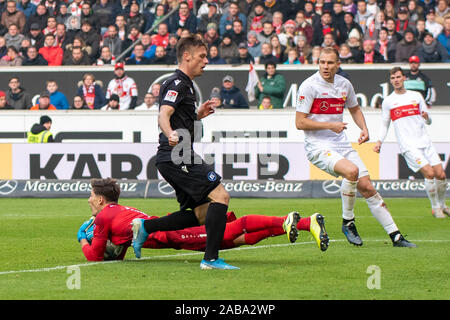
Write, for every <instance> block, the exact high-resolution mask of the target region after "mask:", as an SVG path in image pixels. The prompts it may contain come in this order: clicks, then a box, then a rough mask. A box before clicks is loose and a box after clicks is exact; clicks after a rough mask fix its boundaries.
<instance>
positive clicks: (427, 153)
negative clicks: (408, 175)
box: [402, 145, 442, 172]
mask: <svg viewBox="0 0 450 320" xmlns="http://www.w3.org/2000/svg"><path fill="white" fill-rule="evenodd" d="M402 155H403V157H404V158H405V160H406V164H407V165H408V167H409V168H410V169H411V170H412V171H414V172H418V171H419V170H420V169H422V168H423V167H425V166H426V165H427V164H429V165H430V166H432V167H434V166H437V165H439V164H442V160H441V158H440V157H439V155H438V153H437V152H436V150H435V149H434V147H433V146H432V145H429V146H428V147H426V148H418V149H412V150H409V151H405V152H404V153H403V154H402Z"/></svg>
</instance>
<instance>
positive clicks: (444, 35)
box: [437, 16, 450, 62]
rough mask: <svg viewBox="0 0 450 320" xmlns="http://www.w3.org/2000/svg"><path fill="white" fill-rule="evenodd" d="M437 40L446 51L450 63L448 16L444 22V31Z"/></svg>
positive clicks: (449, 23) (449, 18)
mask: <svg viewBox="0 0 450 320" xmlns="http://www.w3.org/2000/svg"><path fill="white" fill-rule="evenodd" d="M437 40H438V41H439V42H440V43H441V44H442V45H443V46H444V48H445V49H447V57H448V60H447V61H446V62H450V16H448V17H446V18H445V20H444V29H443V30H442V32H441V33H440V34H439V36H438V37H437Z"/></svg>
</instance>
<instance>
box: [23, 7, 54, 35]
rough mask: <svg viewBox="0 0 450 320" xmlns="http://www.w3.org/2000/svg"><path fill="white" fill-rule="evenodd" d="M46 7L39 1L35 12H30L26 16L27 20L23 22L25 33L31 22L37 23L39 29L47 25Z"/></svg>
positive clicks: (28, 29)
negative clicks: (30, 13) (29, 14)
mask: <svg viewBox="0 0 450 320" xmlns="http://www.w3.org/2000/svg"><path fill="white" fill-rule="evenodd" d="M48 16H49V15H48V13H47V8H46V7H45V5H44V4H42V3H40V4H38V5H37V6H36V13H34V14H32V15H31V16H30V17H28V19H27V22H26V23H25V34H26V33H28V32H29V31H30V27H31V25H32V24H33V23H37V24H38V26H39V30H43V29H44V28H45V26H46V25H47V18H48Z"/></svg>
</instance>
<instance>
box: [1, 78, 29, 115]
mask: <svg viewBox="0 0 450 320" xmlns="http://www.w3.org/2000/svg"><path fill="white" fill-rule="evenodd" d="M6 100H7V101H8V104H9V105H11V106H12V107H13V108H14V109H15V110H23V109H29V108H31V97H30V95H29V94H28V92H26V90H25V88H23V87H22V86H21V85H20V81H19V78H17V77H12V78H10V79H9V82H8V90H7V91H6Z"/></svg>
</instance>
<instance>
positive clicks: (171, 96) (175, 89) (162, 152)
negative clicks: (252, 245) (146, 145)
mask: <svg viewBox="0 0 450 320" xmlns="http://www.w3.org/2000/svg"><path fill="white" fill-rule="evenodd" d="M195 101H196V98H195V91H194V85H193V83H192V80H191V79H190V78H189V77H188V76H187V75H186V74H185V73H184V72H182V71H181V70H179V69H177V70H176V71H175V72H174V74H173V75H172V76H170V77H169V78H168V79H167V80H166V81H164V82H163V84H162V85H161V89H160V92H159V105H160V108H161V106H163V105H168V106H171V107H173V108H174V109H175V112H174V113H173V114H172V116H171V117H170V126H171V127H172V130H178V133H179V134H180V133H181V130H179V129H184V130H183V131H186V133H189V138H190V148H191V150H192V144H193V142H194V128H195V123H196V121H197V110H196V106H195ZM185 137H186V135H184V134H180V143H181V142H182V141H183V138H185ZM184 142H186V141H184ZM172 148H173V147H171V146H170V145H169V139H168V138H167V137H166V136H165V135H164V133H163V132H161V133H160V134H159V147H158V153H157V155H156V162H157V163H158V162H167V161H172V160H171V152H172ZM191 152H192V157H193V156H194V153H193V151H191Z"/></svg>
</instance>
